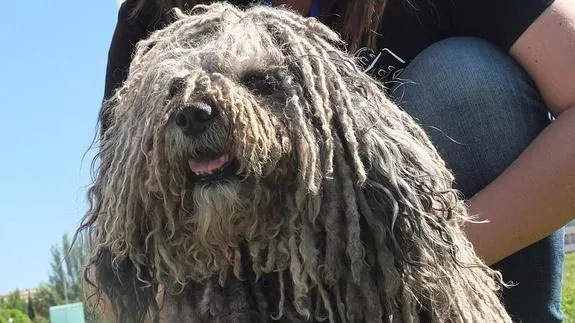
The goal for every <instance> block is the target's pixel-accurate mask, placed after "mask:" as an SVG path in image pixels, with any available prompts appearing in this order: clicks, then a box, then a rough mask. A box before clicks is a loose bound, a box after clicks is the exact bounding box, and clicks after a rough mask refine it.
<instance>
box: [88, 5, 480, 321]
mask: <svg viewBox="0 0 575 323" xmlns="http://www.w3.org/2000/svg"><path fill="white" fill-rule="evenodd" d="M176 15H177V17H178V19H177V20H176V21H175V22H174V23H172V24H171V25H169V26H168V27H166V28H165V29H162V30H160V31H157V32H155V33H153V34H152V35H151V36H150V37H149V38H148V39H146V40H144V41H141V42H140V43H139V44H138V46H137V51H136V53H135V56H134V58H133V61H132V64H131V66H130V71H129V76H128V78H127V80H126V81H125V83H124V84H123V85H122V87H121V88H119V90H118V91H117V92H116V93H115V95H114V97H113V98H112V99H111V100H110V102H109V109H110V112H111V113H109V115H110V116H111V122H110V127H109V129H108V130H107V131H106V132H105V133H104V134H103V135H102V143H101V151H100V154H99V157H100V160H101V165H100V167H99V169H98V172H97V176H96V180H95V183H94V185H93V186H92V187H91V189H90V199H91V202H92V207H91V209H90V211H89V212H88V214H87V216H86V221H85V224H84V227H86V228H89V230H90V232H91V241H92V243H94V252H95V253H96V255H95V257H93V260H92V263H94V264H96V266H100V267H101V268H104V269H102V270H101V272H102V274H101V277H102V278H101V279H100V280H101V282H103V284H104V285H107V286H108V287H109V288H110V290H112V291H113V290H114V288H117V287H116V286H115V285H114V284H113V283H111V280H110V279H109V277H111V276H105V275H104V274H109V273H112V272H113V270H107V269H109V268H110V266H112V265H113V264H116V265H115V266H116V267H117V268H119V267H121V266H120V265H119V264H122V263H124V264H126V263H127V264H128V265H127V266H128V267H126V268H127V269H126V270H125V271H124V272H131V273H133V275H135V276H137V277H138V281H143V282H147V283H151V284H157V283H159V282H162V283H164V284H165V285H166V288H167V289H170V288H172V287H174V286H178V285H180V286H185V285H186V283H187V282H190V281H195V282H199V281H203V280H205V279H207V278H213V277H218V278H219V280H220V283H223V282H225V280H226V277H227V275H229V273H234V274H235V275H236V276H240V272H241V269H242V266H243V264H242V262H244V261H245V260H246V258H247V261H248V262H249V268H250V270H252V271H253V272H255V273H256V274H258V275H261V274H269V273H274V272H275V273H277V272H288V275H289V278H286V279H288V280H290V284H291V286H292V287H290V288H292V291H293V294H294V296H293V297H292V298H293V303H294V306H295V307H296V308H297V310H298V312H299V313H300V314H302V315H306V314H305V312H308V311H309V308H310V307H311V305H309V304H308V303H311V298H310V297H311V296H310V295H311V294H312V293H313V294H314V295H316V296H314V297H320V296H321V298H322V302H325V304H324V305H325V306H326V308H327V307H330V306H331V305H330V304H329V301H328V299H329V296H326V295H327V294H326V293H324V292H322V290H323V289H322V288H323V287H322V286H338V284H342V286H343V285H345V286H346V287H342V288H344V289H346V290H347V291H348V292H349V293H352V291H353V290H358V291H359V290H361V293H362V297H364V298H362V299H365V300H364V301H361V300H360V299H359V298H358V299H353V298H354V297H355V296H353V295H352V294H349V295H347V296H345V297H351V298H350V299H348V300H347V301H349V302H352V303H353V302H356V303H357V304H359V303H362V302H363V303H365V301H367V302H370V301H371V299H372V298H373V297H376V298H377V297H380V296H378V295H384V296H385V297H387V298H388V299H387V300H385V301H384V300H383V298H385V297H384V296H381V297H382V299H381V300H382V304H383V303H384V302H388V303H385V304H383V305H381V304H380V305H378V306H383V307H386V306H387V308H392V307H394V306H395V305H393V304H396V303H395V302H396V300H395V299H396V298H398V297H405V298H406V299H407V297H411V296H409V295H418V296H416V298H420V297H421V298H430V299H431V298H433V299H434V300H437V299H440V298H441V299H442V301H438V302H436V303H434V305H433V306H431V305H429V307H430V308H434V309H433V310H434V311H437V312H438V313H442V311H443V310H444V309H445V311H444V312H445V313H447V311H448V310H447V309H446V308H448V307H450V306H452V305H451V304H455V303H457V302H451V301H450V299H451V298H452V297H454V296H453V295H451V294H453V293H452V292H451V291H449V290H447V289H445V288H444V284H443V285H442V283H441V281H442V279H444V278H442V277H449V275H443V276H441V275H442V274H441V273H442V272H441V271H438V270H437V268H436V264H437V263H442V264H443V265H442V266H443V267H444V270H446V269H445V268H448V267H449V272H450V273H452V274H453V275H458V273H459V274H460V272H458V271H457V266H456V265H455V263H456V262H457V261H463V262H465V261H469V262H472V263H477V264H480V261H479V260H478V259H476V258H474V256H473V254H472V251H471V248H470V246H469V244H468V243H467V242H466V241H465V239H464V236H463V234H462V231H461V230H460V228H459V226H458V225H459V224H460V223H461V221H463V220H464V219H465V216H466V213H465V210H464V208H463V204H462V203H461V201H460V200H459V199H457V197H456V195H455V194H453V191H452V190H451V184H452V179H453V178H452V175H451V174H450V173H449V171H448V170H447V169H446V168H445V165H444V163H443V161H442V160H441V158H440V157H439V155H438V154H437V152H436V151H435V150H434V148H433V147H432V145H431V143H430V142H429V140H428V138H427V137H426V135H425V134H424V132H423V131H422V130H421V129H420V128H419V127H418V126H417V125H416V123H415V122H414V121H413V120H412V119H411V118H409V117H408V116H407V114H405V113H404V112H403V111H401V110H400V109H398V108H397V107H396V106H395V105H394V104H392V103H391V102H390V101H389V100H388V98H387V97H386V95H385V89H384V88H383V87H382V86H381V85H380V84H378V83H377V82H376V81H375V80H373V79H371V78H370V77H369V76H367V75H366V74H364V73H363V72H362V71H361V70H360V69H359V68H358V66H357V65H356V64H355V61H354V59H353V57H352V56H350V55H348V54H346V53H345V52H344V51H343V50H341V49H340V48H338V46H340V45H342V43H341V40H340V39H339V38H338V36H337V34H335V33H334V32H333V31H331V30H330V29H328V28H327V27H326V26H325V25H323V24H320V23H319V22H317V21H316V20H315V19H313V18H303V17H301V16H299V15H297V14H295V13H292V12H290V11H287V10H283V9H271V8H265V7H253V8H250V9H247V10H238V9H237V8H235V7H233V6H231V5H228V4H225V3H218V4H213V5H211V6H198V7H196V9H195V12H194V13H192V14H191V15H185V14H183V13H181V12H179V11H177V12H176ZM462 250H463V251H462ZM460 253H461V255H462V256H461V257H460V258H459V259H457V261H456V260H454V257H456V255H459V254H460ZM458 257H459V256H458ZM110 264H112V265H110ZM411 264H417V266H414V267H413V268H412V267H410V266H411ZM480 266H482V265H480ZM416 267H417V268H416ZM414 268H415V269H414ZM482 268H483V269H484V267H482ZM450 275H451V274H450ZM116 276H117V275H116ZM440 276H441V277H440ZM373 277H380V278H381V277H383V279H385V283H383V282H382V280H381V279H379V278H378V279H377V283H375V280H373ZM478 277H479V276H478ZM481 277H484V276H481ZM486 281H488V279H486ZM411 284H412V285H413V286H411ZM421 286H424V287H421ZM454 286H455V285H454ZM489 286H491V285H489ZM282 288H283V287H282ZM454 288H455V287H454ZM316 289H319V293H316V292H315V290H316ZM376 289H379V290H376ZM471 292H474V291H471ZM282 293H283V290H282ZM128 294H129V293H128ZM400 294H401V295H403V296H397V295H400ZM117 295H127V294H126V293H123V292H122V293H120V292H118V294H117ZM282 295H283V294H282ZM317 295H320V296H317ZM148 296H149V295H148ZM117 299H120V296H118V297H117ZM444 300H445V301H444ZM412 301H413V300H409V301H408V300H405V301H404V303H405V304H408V303H409V304H411V302H412ZM416 302H419V300H418V301H413V303H414V304H415V303H416ZM441 302H443V303H442V306H444V307H442V306H440V305H438V304H440V303H441ZM352 303H350V306H351V307H350V310H351V311H357V315H360V316H362V315H364V314H363V313H362V312H364V310H362V307H361V306H352ZM118 304H120V305H118V306H121V303H118ZM457 304H459V303H457ZM406 306H411V305H406ZM371 310H373V311H372V312H370V313H371V314H369V315H373V317H377V316H378V315H379V317H382V316H381V311H382V310H381V308H380V309H379V310H378V309H374V308H372V309H370V311H371ZM410 311H411V308H410ZM378 313H379V314H378ZM308 314H309V313H308ZM332 314H333V313H332ZM350 315H352V314H350ZM353 315H356V314H353ZM366 315H367V314H366ZM369 315H368V316H369ZM442 315H443V314H442ZM368 321H369V320H368Z"/></svg>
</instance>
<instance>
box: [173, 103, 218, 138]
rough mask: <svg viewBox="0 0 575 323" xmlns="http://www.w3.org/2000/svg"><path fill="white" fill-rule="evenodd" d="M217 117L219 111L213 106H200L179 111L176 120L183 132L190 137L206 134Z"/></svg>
mask: <svg viewBox="0 0 575 323" xmlns="http://www.w3.org/2000/svg"><path fill="white" fill-rule="evenodd" d="M216 115H217V111H216V110H215V108H213V107H212V106H209V105H207V104H198V105H194V106H191V107H186V108H182V109H179V110H178V111H177V112H176V115H175V116H174V119H175V122H176V125H177V126H178V127H180V129H181V130H182V132H183V133H184V134H185V135H187V136H189V135H198V134H200V133H202V132H204V131H205V130H206V128H207V127H208V125H209V124H210V122H211V121H212V120H213V119H214V118H215V117H216Z"/></svg>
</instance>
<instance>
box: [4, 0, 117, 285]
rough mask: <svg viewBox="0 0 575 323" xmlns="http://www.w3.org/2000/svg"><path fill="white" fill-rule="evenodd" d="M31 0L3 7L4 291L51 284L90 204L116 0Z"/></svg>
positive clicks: (11, 3) (6, 4) (10, 2)
mask: <svg viewBox="0 0 575 323" xmlns="http://www.w3.org/2000/svg"><path fill="white" fill-rule="evenodd" d="M25 3H26V4H24V2H22V1H4V2H3V3H2V7H3V8H2V10H0V294H5V293H7V292H10V291H12V290H13V289H15V288H20V289H25V288H33V287H36V286H37V285H38V284H39V283H40V282H47V281H48V274H49V271H50V259H51V255H50V246H52V245H54V244H59V243H60V242H61V239H62V235H63V234H65V233H68V234H70V235H72V234H73V233H74V231H75V229H76V227H77V226H78V224H79V222H80V220H81V217H82V216H83V214H84V212H85V211H86V209H87V203H86V190H87V187H88V185H89V184H90V181H91V178H90V164H91V161H92V158H93V155H94V154H93V149H92V150H89V149H90V145H91V143H92V139H93V137H94V135H95V133H96V129H97V128H96V127H97V125H96V121H97V115H98V109H99V107H100V103H101V100H102V96H103V90H104V76H105V69H106V59H107V53H108V47H109V44H110V40H111V38H112V33H113V30H114V27H115V23H116V18H117V2H116V1H114V0H98V1H70V0H55V1H41V0H35V1H27V2H25ZM86 153H87V155H86V156H84V155H85V154H86Z"/></svg>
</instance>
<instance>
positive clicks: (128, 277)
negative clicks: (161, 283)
mask: <svg viewBox="0 0 575 323" xmlns="http://www.w3.org/2000/svg"><path fill="white" fill-rule="evenodd" d="M112 260H113V255H112V253H111V252H110V251H109V250H108V249H101V250H100V251H99V252H98V254H97V256H96V257H94V258H93V260H92V262H91V264H90V265H89V267H91V268H88V270H89V271H92V272H93V274H92V275H91V276H93V277H94V279H95V281H93V282H91V281H88V283H89V284H90V285H92V287H94V288H96V289H97V293H98V294H102V293H103V295H98V296H103V297H104V300H105V304H104V306H103V307H104V309H102V306H99V307H100V308H99V311H100V312H101V311H106V307H107V306H111V307H112V311H113V314H112V313H100V314H104V316H106V314H111V316H113V317H114V320H115V321H117V322H122V323H124V322H125V323H141V322H144V318H145V317H146V315H147V314H148V313H150V312H152V313H154V312H156V313H157V311H153V309H157V304H156V300H155V295H156V292H157V286H156V285H153V284H146V283H144V282H142V280H149V277H142V275H146V273H144V272H143V273H142V274H141V275H140V278H142V280H140V279H138V276H137V273H136V268H135V266H134V264H133V263H132V262H131V261H130V260H129V259H123V260H120V261H119V262H118V263H117V264H113V262H112ZM99 292H101V293H99ZM89 297H90V295H88V298H89ZM98 301H102V298H101V297H99V300H98Z"/></svg>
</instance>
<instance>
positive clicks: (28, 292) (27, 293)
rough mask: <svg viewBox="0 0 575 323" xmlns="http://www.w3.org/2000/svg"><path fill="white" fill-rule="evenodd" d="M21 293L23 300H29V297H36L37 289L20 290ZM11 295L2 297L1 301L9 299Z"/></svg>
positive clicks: (0, 296)
mask: <svg viewBox="0 0 575 323" xmlns="http://www.w3.org/2000/svg"><path fill="white" fill-rule="evenodd" d="M18 291H19V292H20V298H21V299H23V300H28V296H34V294H35V293H36V288H30V289H20V290H18ZM9 295H10V293H9V294H4V295H0V300H3V299H5V298H7V297H8V296H9Z"/></svg>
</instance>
